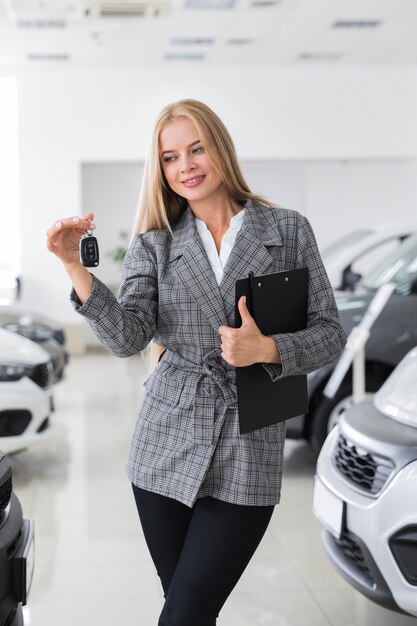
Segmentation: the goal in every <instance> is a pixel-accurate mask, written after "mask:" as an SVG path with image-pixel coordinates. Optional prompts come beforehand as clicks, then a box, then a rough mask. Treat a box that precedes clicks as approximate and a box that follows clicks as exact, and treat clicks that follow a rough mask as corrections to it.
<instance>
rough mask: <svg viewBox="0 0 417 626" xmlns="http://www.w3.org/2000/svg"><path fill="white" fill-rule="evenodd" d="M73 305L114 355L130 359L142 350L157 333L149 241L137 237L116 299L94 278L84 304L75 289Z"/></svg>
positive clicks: (154, 272) (153, 262)
mask: <svg viewBox="0 0 417 626" xmlns="http://www.w3.org/2000/svg"><path fill="white" fill-rule="evenodd" d="M71 301H72V303H73V306H74V308H75V310H76V311H77V312H78V313H79V314H80V315H82V316H83V317H85V319H86V320H87V322H88V323H89V325H90V327H91V328H92V330H93V332H94V334H95V335H96V336H97V337H98V339H99V340H100V342H101V343H102V344H103V345H104V346H105V347H106V348H107V349H108V350H109V351H110V352H111V353H112V354H114V355H116V356H120V357H127V356H131V355H132V354H136V353H137V352H140V351H141V350H143V349H144V348H145V347H146V346H147V345H148V343H149V342H150V341H151V339H152V337H153V335H154V333H155V328H156V318H157V302H158V277H157V264H156V260H155V256H154V252H153V247H152V245H150V243H149V240H147V239H145V237H144V236H142V235H138V236H137V237H136V238H135V239H134V241H133V243H132V244H131V246H130V247H129V249H128V251H127V253H126V256H125V259H124V262H123V268H122V277H121V285H120V289H119V294H118V297H117V298H116V296H115V295H114V294H113V292H112V291H111V290H110V289H109V288H108V287H107V286H106V285H105V284H104V283H103V282H102V281H100V280H99V279H98V278H97V277H96V276H93V285H92V289H91V292H90V295H89V297H88V299H87V300H86V301H85V302H84V304H81V302H80V301H79V299H78V297H77V294H76V292H75V291H74V289H73V290H72V292H71Z"/></svg>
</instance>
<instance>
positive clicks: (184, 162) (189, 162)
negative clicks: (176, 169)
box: [180, 155, 195, 172]
mask: <svg viewBox="0 0 417 626" xmlns="http://www.w3.org/2000/svg"><path fill="white" fill-rule="evenodd" d="M180 167H181V171H182V172H188V171H190V170H193V169H194V168H195V162H194V160H193V158H192V157H191V156H189V155H185V156H184V157H182V159H181V163H180Z"/></svg>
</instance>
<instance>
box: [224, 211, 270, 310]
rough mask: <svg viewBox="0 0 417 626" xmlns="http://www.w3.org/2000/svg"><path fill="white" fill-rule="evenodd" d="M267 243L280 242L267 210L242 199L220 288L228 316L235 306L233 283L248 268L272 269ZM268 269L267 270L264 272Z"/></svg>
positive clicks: (248, 269)
mask: <svg viewBox="0 0 417 626" xmlns="http://www.w3.org/2000/svg"><path fill="white" fill-rule="evenodd" d="M269 246H282V239H281V237H280V235H279V233H278V231H277V226H276V224H275V223H273V222H272V220H271V221H270V218H269V213H268V212H267V211H265V212H264V213H263V209H262V206H259V205H258V204H255V203H253V202H251V201H250V200H249V201H248V202H247V203H246V212H245V217H244V220H243V224H242V227H241V229H240V231H239V233H238V235H237V237H236V241H235V245H234V246H233V249H232V252H231V253H230V257H229V259H228V261H227V263H226V267H225V271H224V275H223V280H222V282H221V284H220V292H221V295H222V298H223V301H224V306H225V310H226V316H227V317H228V318H229V319H230V317H231V316H232V314H234V310H235V283H236V281H237V280H239V279H240V278H247V277H248V274H249V272H251V271H252V272H253V273H254V274H255V275H260V274H266V273H269V272H271V271H274V270H275V268H274V267H272V263H273V257H272V256H271V254H270V252H269V250H268V247H269ZM268 270H269V272H268Z"/></svg>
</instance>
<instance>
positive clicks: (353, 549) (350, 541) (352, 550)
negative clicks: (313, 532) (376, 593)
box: [335, 533, 375, 584]
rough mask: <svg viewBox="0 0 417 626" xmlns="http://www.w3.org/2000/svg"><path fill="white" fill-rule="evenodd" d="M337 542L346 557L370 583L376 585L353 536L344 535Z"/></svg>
mask: <svg viewBox="0 0 417 626" xmlns="http://www.w3.org/2000/svg"><path fill="white" fill-rule="evenodd" d="M335 542H336V544H337V546H338V547H339V549H340V550H341V551H342V552H343V554H344V555H345V557H346V558H348V559H349V560H350V561H351V562H352V563H353V564H354V565H355V567H356V568H357V569H359V570H360V571H361V572H362V573H363V574H364V575H365V576H366V577H367V578H368V581H369V583H370V584H374V582H375V581H374V577H373V576H372V573H371V570H370V569H369V566H368V563H367V561H366V558H365V555H364V553H363V550H362V548H361V546H360V545H359V543H357V542H356V541H355V539H354V538H353V537H352V535H349V534H347V533H343V534H342V535H341V536H340V538H339V539H336V538H335Z"/></svg>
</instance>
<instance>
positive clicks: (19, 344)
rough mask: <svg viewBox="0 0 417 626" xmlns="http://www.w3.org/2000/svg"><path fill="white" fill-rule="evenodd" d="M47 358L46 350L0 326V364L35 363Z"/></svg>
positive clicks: (45, 360)
mask: <svg viewBox="0 0 417 626" xmlns="http://www.w3.org/2000/svg"><path fill="white" fill-rule="evenodd" d="M49 358H50V357H49V354H48V353H47V352H46V350H44V349H43V348H41V347H40V346H39V345H38V344H36V343H34V342H33V341H30V339H25V338H24V337H21V336H20V335H17V334H16V333H13V332H11V331H9V330H5V329H4V328H0V364H5V363H14V364H18V365H37V364H38V363H45V362H47V361H49Z"/></svg>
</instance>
